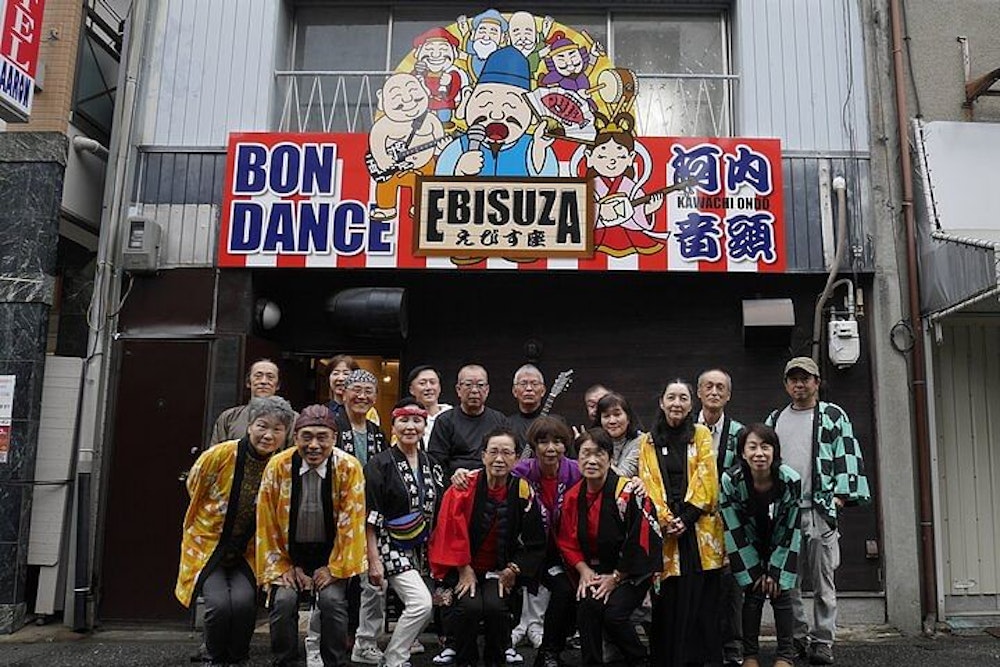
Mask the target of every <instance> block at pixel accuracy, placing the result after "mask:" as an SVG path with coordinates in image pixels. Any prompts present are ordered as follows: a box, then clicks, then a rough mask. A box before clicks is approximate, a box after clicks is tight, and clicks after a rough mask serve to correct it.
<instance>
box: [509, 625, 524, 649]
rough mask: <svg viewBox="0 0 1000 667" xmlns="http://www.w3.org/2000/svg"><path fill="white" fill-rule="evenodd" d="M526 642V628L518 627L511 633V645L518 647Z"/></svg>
mask: <svg viewBox="0 0 1000 667" xmlns="http://www.w3.org/2000/svg"><path fill="white" fill-rule="evenodd" d="M523 641H524V628H523V627H521V626H520V625H518V626H517V627H516V628H514V629H513V630H511V631H510V645H511V646H514V647H517V646H520V645H521V642H523Z"/></svg>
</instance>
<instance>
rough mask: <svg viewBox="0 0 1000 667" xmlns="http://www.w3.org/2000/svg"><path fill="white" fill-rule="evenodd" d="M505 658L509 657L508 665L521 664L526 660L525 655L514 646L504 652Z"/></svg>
mask: <svg viewBox="0 0 1000 667" xmlns="http://www.w3.org/2000/svg"><path fill="white" fill-rule="evenodd" d="M504 658H506V659H507V664H508V665H520V664H521V663H522V662H524V656H522V655H521V654H520V653H518V652H517V651H515V650H514V649H513V647H511V648H509V649H507V650H506V651H505V652H504Z"/></svg>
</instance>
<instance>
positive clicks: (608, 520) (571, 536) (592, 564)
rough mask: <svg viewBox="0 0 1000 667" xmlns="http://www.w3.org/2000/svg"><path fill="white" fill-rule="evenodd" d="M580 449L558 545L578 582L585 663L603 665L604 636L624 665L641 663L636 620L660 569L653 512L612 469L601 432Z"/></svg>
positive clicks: (585, 437) (581, 440)
mask: <svg viewBox="0 0 1000 667" xmlns="http://www.w3.org/2000/svg"><path fill="white" fill-rule="evenodd" d="M575 444H576V449H577V462H578V464H579V466H580V470H581V472H582V474H583V479H582V480H581V481H580V482H579V483H578V484H576V485H575V486H574V487H573V488H572V489H570V490H569V492H568V493H567V494H566V497H565V499H564V500H563V505H562V521H561V523H560V524H559V536H558V544H559V550H560V552H561V553H562V557H563V560H564V561H565V563H566V566H567V568H568V571H569V572H570V573H571V575H572V578H573V582H574V584H575V586H574V588H575V590H576V599H577V600H578V603H577V616H576V618H577V626H578V627H579V629H580V651H581V656H582V664H583V665H584V667H591V666H592V665H602V664H604V644H603V638H604V637H605V636H606V637H607V639H608V641H610V642H611V643H612V644H613V645H614V646H616V647H617V648H618V650H619V651H621V654H622V656H623V658H624V660H625V664H626V665H642V664H644V663H645V662H646V658H647V655H646V648H645V647H644V646H643V645H642V642H640V641H639V636H638V635H637V634H636V631H635V624H634V623H633V622H632V618H631V617H632V613H633V612H634V611H635V610H636V609H638V607H639V605H640V604H642V601H643V598H645V597H646V592H647V591H648V590H649V586H650V582H651V581H652V577H653V575H654V574H655V573H657V572H659V571H660V568H661V567H662V564H663V560H662V558H663V545H662V540H661V536H660V527H659V524H658V523H657V521H656V509H655V508H654V506H653V503H652V502H651V501H650V500H649V498H646V497H643V498H640V497H639V492H638V489H637V487H636V484H635V483H634V482H632V481H631V480H630V479H628V478H625V477H619V476H618V474H617V473H615V472H614V471H613V470H612V469H611V455H612V452H613V451H614V445H613V443H612V441H611V438H610V437H609V436H608V434H607V432H605V431H604V429H600V428H591V429H589V430H588V431H586V432H584V433H582V434H581V435H580V436H579V437H578V438H577V440H576V443H575ZM546 667H548V665H547V666H546Z"/></svg>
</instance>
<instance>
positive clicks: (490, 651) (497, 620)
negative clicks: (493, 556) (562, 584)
mask: <svg viewBox="0 0 1000 667" xmlns="http://www.w3.org/2000/svg"><path fill="white" fill-rule="evenodd" d="M516 591H517V589H515V591H512V592H511V593H507V594H506V595H504V597H500V587H499V585H498V580H496V579H486V578H485V576H483V575H477V576H476V595H475V597H473V596H472V595H470V594H468V593H466V594H465V595H463V596H462V597H460V598H457V599H456V600H455V601H454V602H453V603H452V609H451V613H449V614H448V618H447V623H448V627H449V630H448V634H449V635H450V636H451V638H452V639H453V640H454V642H455V653H456V655H455V664H456V665H458V666H459V667H466V666H467V665H476V664H477V663H478V662H479V645H478V640H479V623H480V622H482V623H483V625H484V626H485V630H486V632H485V635H486V637H485V639H486V642H485V645H484V647H483V664H484V665H486V667H499V666H501V665H505V664H506V658H505V657H504V651H505V650H506V648H507V647H508V646H509V645H510V607H509V605H508V601H509V600H510V599H511V597H512V596H513V595H515V594H516Z"/></svg>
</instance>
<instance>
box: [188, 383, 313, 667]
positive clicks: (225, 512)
mask: <svg viewBox="0 0 1000 667" xmlns="http://www.w3.org/2000/svg"><path fill="white" fill-rule="evenodd" d="M247 416H248V420H249V426H247V433H246V435H245V436H243V437H242V438H240V439H239V440H229V441H227V442H222V443H219V444H218V445H216V446H214V447H212V448H211V449H209V450H207V451H205V452H204V453H203V454H202V455H201V456H199V457H198V460H197V461H195V463H194V466H192V467H191V471H190V472H189V473H188V476H187V490H188V495H189V496H190V497H191V501H190V502H189V503H188V509H187V513H186V514H185V515H184V533H183V536H182V538H181V561H180V568H179V571H178V573H177V585H176V587H175V589H174V594H175V595H176V596H177V599H178V600H179V601H180V603H181V604H183V605H184V606H185V607H187V606H190V604H191V600H193V599H195V598H197V596H198V595H201V596H203V597H204V600H205V624H204V628H203V632H204V642H205V650H206V655H207V657H208V658H209V660H211V661H212V663H213V664H214V663H218V664H225V663H238V662H240V661H242V660H245V659H246V658H247V654H248V652H249V650H250V639H251V637H252V636H253V629H254V622H255V620H256V617H257V577H256V573H255V570H254V568H255V566H256V561H255V553H256V551H255V549H256V544H255V539H254V538H255V536H256V531H257V492H258V490H259V489H260V482H261V478H262V476H263V474H264V468H265V467H266V465H267V462H268V460H270V458H271V455H272V454H274V453H275V452H276V451H278V450H279V449H281V448H282V447H283V446H284V445H285V442H287V438H288V432H289V431H290V430H291V427H292V420H293V419H294V417H295V412H294V411H293V410H292V406H291V405H289V404H288V401H286V400H285V399H283V398H281V397H280V396H269V397H267V398H254V399H252V400H251V401H250V403H249V405H248V406H247Z"/></svg>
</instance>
